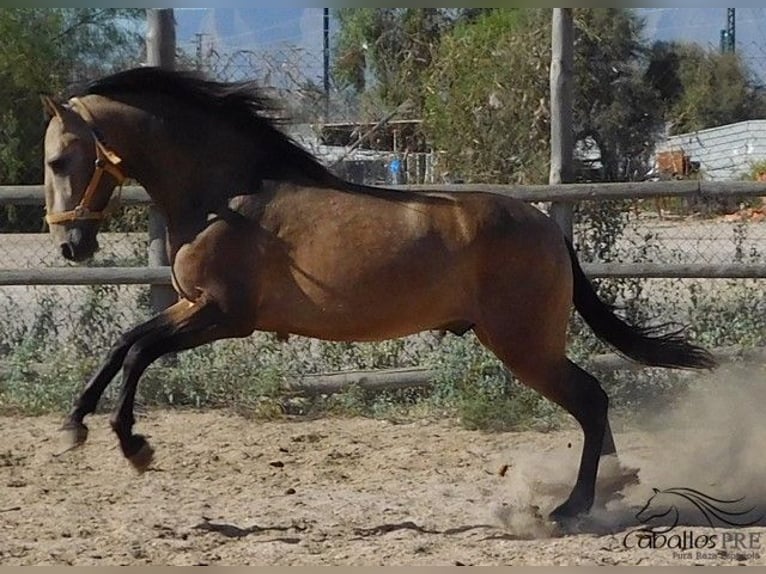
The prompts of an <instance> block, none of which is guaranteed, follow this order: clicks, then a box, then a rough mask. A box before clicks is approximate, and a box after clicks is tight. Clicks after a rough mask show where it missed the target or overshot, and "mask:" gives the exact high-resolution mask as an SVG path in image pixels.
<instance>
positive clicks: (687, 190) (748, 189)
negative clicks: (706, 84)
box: [0, 180, 766, 206]
mask: <svg viewBox="0 0 766 574" xmlns="http://www.w3.org/2000/svg"><path fill="white" fill-rule="evenodd" d="M387 187H389V188H391V189H410V190H413V191H437V192H456V193H461V192H472V191H483V192H487V193H497V194H500V195H507V196H509V197H515V198H516V199H521V200H522V201H529V202H538V201H539V202H548V201H571V202H576V201H594V200H616V199H651V198H657V197H686V198H689V197H697V198H710V197H724V196H727V195H728V196H737V197H759V196H763V197H766V182H760V181H698V180H674V181H637V182H633V181H630V182H620V183H562V184H558V185H499V184H491V183H486V184H482V183H476V184H466V183H456V184H433V185H429V184H418V185H391V186H387ZM44 202H45V195H44V191H43V186H42V185H7V186H0V205H2V204H5V205H40V206H42V205H44ZM122 203H123V204H125V205H137V204H149V203H150V200H149V196H148V195H147V194H146V192H145V191H144V189H143V188H142V187H139V186H125V187H124V188H123V190H122Z"/></svg>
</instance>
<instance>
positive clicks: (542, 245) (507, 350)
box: [41, 67, 715, 521]
mask: <svg viewBox="0 0 766 574" xmlns="http://www.w3.org/2000/svg"><path fill="white" fill-rule="evenodd" d="M41 98H42V102H43V107H44V110H45V111H46V116H47V118H48V123H47V127H46V132H45V141H44V164H45V165H44V169H45V184H44V187H45V206H46V216H45V217H46V221H47V222H48V225H49V227H50V234H51V237H52V238H53V240H54V242H55V243H56V244H57V245H58V248H59V249H60V250H61V254H62V255H63V257H65V258H66V259H68V260H72V261H84V260H86V259H88V258H89V257H91V256H92V255H93V253H94V252H95V251H96V249H97V248H98V241H97V234H98V230H99V226H100V223H101V221H102V220H103V219H104V218H105V217H106V216H107V214H108V211H109V210H110V206H111V204H112V195H113V193H114V191H115V189H117V188H118V186H119V185H120V184H121V182H122V181H123V180H125V178H127V177H130V178H132V179H133V180H135V181H137V182H139V183H140V184H141V185H142V186H143V187H144V188H145V190H146V192H147V193H148V194H149V196H150V197H151V200H152V201H153V203H154V205H155V206H156V208H157V209H158V210H159V211H160V212H161V213H162V214H163V215H164V217H165V219H166V221H167V235H166V239H167V241H166V244H167V250H168V254H169V259H170V264H171V269H172V284H173V287H174V289H175V291H176V292H177V294H178V300H177V302H175V303H174V304H173V305H171V306H170V307H168V308H167V309H165V310H164V311H162V312H161V313H159V314H157V315H156V316H154V317H153V318H151V319H149V320H148V321H146V322H144V323H142V324H140V325H138V326H136V327H134V328H132V329H130V330H128V331H127V332H125V333H123V334H122V335H121V336H120V337H119V338H118V340H117V341H116V342H115V344H114V345H113V347H112V348H111V349H110V350H109V352H108V354H107V356H106V358H105V360H104V361H103V363H102V364H101V366H100V367H99V368H98V369H97V370H96V372H95V373H94V374H93V375H92V377H91V378H90V379H89V380H88V381H87V384H86V385H85V388H84V389H83V391H82V393H81V394H80V396H79V397H78V399H77V400H76V401H75V403H74V406H73V408H72V410H71V411H70V412H69V414H68V416H67V418H66V420H65V423H64V425H63V430H65V431H67V432H68V433H69V436H70V439H71V448H74V447H75V446H79V445H81V444H83V443H84V442H85V440H86V438H87V433H88V429H87V426H86V425H85V424H84V422H83V420H84V418H85V416H86V415H88V414H90V413H92V412H93V411H94V410H95V409H96V406H97V403H98V401H99V398H100V397H101V395H102V393H103V392H104V389H105V388H106V387H107V385H108V384H109V383H110V381H111V380H112V379H113V378H114V377H115V375H116V374H117V373H118V371H119V370H120V369H122V386H121V389H120V393H119V396H118V400H117V404H116V406H115V409H114V411H113V412H112V414H111V416H110V425H111V427H112V429H113V430H114V432H115V433H116V435H117V438H118V440H119V444H120V447H121V450H122V453H123V455H124V456H125V457H126V458H127V459H128V461H129V462H130V463H131V464H132V465H133V466H134V467H135V469H136V470H138V471H143V470H145V469H146V468H147V467H148V466H149V465H150V464H151V462H152V459H153V449H152V447H151V446H150V445H149V443H148V441H147V440H146V438H145V437H144V436H142V435H140V434H134V432H133V426H134V424H135V419H134V413H133V410H134V399H135V394H136V389H137V385H138V381H139V378H140V377H141V375H142V373H143V372H144V370H145V369H146V368H147V367H148V366H149V365H150V364H151V363H152V362H153V361H155V360H156V359H158V358H159V357H161V356H163V355H164V354H166V353H175V352H178V351H181V350H184V349H190V348H193V347H197V346H199V345H203V344H206V343H210V342H212V341H215V340H219V339H224V338H241V337H247V336H249V335H251V334H252V333H253V332H255V331H266V332H272V333H276V334H277V335H278V336H280V337H286V336H289V335H292V334H294V335H301V336H305V337H313V338H319V339H324V340H332V341H377V340H384V339H391V338H397V337H403V336H407V335H411V334H415V333H419V332H423V331H429V330H439V331H449V332H452V333H455V334H458V335H462V334H465V333H467V332H469V331H472V332H473V333H474V334H475V335H476V337H477V338H478V340H479V341H480V342H481V343H482V344H483V345H484V346H486V348H488V349H489V350H490V351H491V352H493V353H494V354H495V355H496V356H497V357H498V358H499V359H500V360H501V361H502V362H503V364H504V365H505V367H507V368H508V369H509V370H510V371H511V372H512V373H513V374H514V375H515V376H516V377H517V378H518V379H519V380H520V381H521V382H523V383H524V384H526V385H528V386H529V387H531V388H533V389H536V390H537V391H538V392H539V393H541V394H542V395H543V396H545V397H546V398H547V399H549V400H551V401H553V402H554V403H556V404H558V405H560V406H561V407H563V408H564V409H565V410H566V411H567V412H568V413H570V414H571V415H572V416H573V417H574V419H575V420H576V421H577V422H578V423H579V425H580V426H581V428H582V432H583V436H584V442H583V447H582V454H581V460H580V466H579V470H578V474H577V478H576V481H575V484H574V486H573V488H572V491H571V493H570V495H569V497H568V498H567V499H566V500H565V501H564V502H563V503H561V504H560V505H559V506H557V507H556V508H555V509H554V510H553V511H552V512H551V514H550V516H551V518H552V519H553V520H556V521H564V520H568V519H575V518H576V517H577V516H579V515H581V514H584V513H587V512H588V511H589V510H590V508H591V506H592V504H593V499H594V489H595V480H596V475H597V471H598V465H599V461H600V459H601V457H604V456H611V455H613V456H615V457H616V456H617V451H616V447H615V444H614V440H613V437H612V433H611V430H610V427H609V422H608V417H607V410H608V398H607V395H606V393H605V392H604V390H603V389H602V388H601V385H600V383H599V381H598V380H597V379H596V378H595V377H594V376H593V375H591V374H589V373H588V372H586V371H585V370H583V369H582V368H581V367H579V366H577V365H576V364H575V363H573V362H572V361H571V360H569V359H568V358H567V356H566V339H567V326H568V322H569V318H570V315H571V312H572V307H573V306H574V308H575V309H576V310H577V311H578V312H579V313H580V314H581V316H582V317H583V318H584V319H585V321H586V322H587V324H588V325H589V326H590V327H591V329H593V331H594V332H595V333H596V334H597V335H598V336H599V337H600V338H601V339H603V340H604V341H606V342H608V343H610V344H611V345H613V346H614V347H615V348H616V349H617V350H618V351H619V352H620V353H622V354H623V355H625V356H627V357H629V358H632V359H634V360H636V361H639V362H641V363H645V364H647V365H654V366H660V367H668V368H683V369H711V368H713V367H714V366H715V361H714V359H713V357H712V356H711V355H710V353H709V352H708V351H706V350H705V349H703V348H701V347H699V346H696V345H694V344H692V343H690V342H688V341H686V340H685V338H684V336H683V332H682V329H673V330H670V331H669V330H668V329H667V327H666V326H664V325H662V326H660V327H641V326H633V325H630V324H628V323H626V322H625V321H624V320H623V319H621V318H620V317H619V316H618V315H617V314H616V313H615V311H616V310H615V309H614V308H613V307H612V306H611V305H608V304H606V303H605V302H603V301H602V300H601V299H600V298H599V296H598V295H597V292H596V290H595V288H594V287H593V285H592V284H591V283H590V282H589V280H588V278H587V277H586V275H585V274H584V272H583V270H582V268H581V267H580V264H579V263H578V260H577V255H576V252H575V249H574V247H573V246H572V244H571V242H570V241H569V240H568V239H567V238H566V237H565V236H564V234H563V233H562V231H561V229H560V228H559V227H558V225H557V224H556V223H555V222H554V221H553V220H552V219H550V218H549V217H548V216H547V215H546V214H545V213H544V212H542V211H540V210H538V209H536V208H535V207H533V206H530V205H528V204H526V203H524V202H522V201H518V200H514V199H511V198H509V197H506V196H503V195H500V194H492V193H481V192H478V191H473V192H465V193H463V192H461V193H439V192H436V191H431V192H422V191H412V190H403V189H386V188H382V187H372V186H364V185H358V184H353V183H351V182H348V181H344V180H342V179H340V178H339V177H337V176H335V175H334V174H333V173H332V172H331V171H330V170H329V169H328V168H326V167H325V166H323V165H322V164H321V163H320V161H319V160H318V159H317V158H316V157H314V156H313V155H312V154H311V153H309V152H308V151H307V150H305V149H304V148H302V147H301V146H300V145H298V144H297V143H296V142H295V141H294V140H292V139H291V138H290V137H289V136H287V135H286V134H285V133H284V130H283V129H281V122H282V120H283V118H282V117H281V116H280V113H279V106H278V105H277V104H276V102H275V101H274V100H273V99H272V98H269V97H265V96H264V91H263V89H262V88H259V87H258V85H257V83H256V82H254V81H240V82H230V83H226V82H217V81H214V80H212V79H210V78H208V77H205V76H204V75H201V74H198V73H195V72H189V71H168V70H164V69H159V68H154V67H141V68H135V69H128V70H125V71H121V72H117V73H115V74H111V75H108V76H105V77H102V78H100V79H97V80H95V81H93V82H91V83H90V84H87V85H85V86H83V87H82V88H81V89H79V90H77V91H76V92H75V93H74V94H73V96H72V97H71V98H70V99H67V100H64V99H62V100H61V101H57V100H56V99H54V98H52V97H51V96H48V95H43V96H41Z"/></svg>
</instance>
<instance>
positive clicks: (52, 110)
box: [40, 94, 63, 119]
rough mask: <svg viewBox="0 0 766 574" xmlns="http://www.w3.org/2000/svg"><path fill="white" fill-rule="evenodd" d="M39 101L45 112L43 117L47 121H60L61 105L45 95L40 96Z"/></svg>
mask: <svg viewBox="0 0 766 574" xmlns="http://www.w3.org/2000/svg"><path fill="white" fill-rule="evenodd" d="M40 101H41V102H42V104H43V110H44V111H45V115H46V116H47V117H48V119H53V118H58V119H62V118H61V113H62V110H63V108H62V106H61V104H59V103H57V102H56V101H55V100H54V99H53V98H51V97H50V96H49V95H47V94H40Z"/></svg>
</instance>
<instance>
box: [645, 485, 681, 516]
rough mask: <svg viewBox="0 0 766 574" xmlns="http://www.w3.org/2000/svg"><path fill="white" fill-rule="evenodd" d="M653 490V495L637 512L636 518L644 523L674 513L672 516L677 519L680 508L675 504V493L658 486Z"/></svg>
mask: <svg viewBox="0 0 766 574" xmlns="http://www.w3.org/2000/svg"><path fill="white" fill-rule="evenodd" d="M652 490H653V494H652V496H651V497H650V498H649V500H647V501H646V504H644V506H643V508H641V510H639V511H638V512H636V518H637V519H638V520H640V521H641V522H642V523H644V524H648V523H649V522H652V521H656V520H658V519H660V518H664V517H666V516H668V515H672V516H671V518H672V519H674V520H677V518H678V509H677V508H676V505H675V504H674V500H673V495H672V494H669V493H666V492H665V491H662V490H658V489H656V488H654V489H652Z"/></svg>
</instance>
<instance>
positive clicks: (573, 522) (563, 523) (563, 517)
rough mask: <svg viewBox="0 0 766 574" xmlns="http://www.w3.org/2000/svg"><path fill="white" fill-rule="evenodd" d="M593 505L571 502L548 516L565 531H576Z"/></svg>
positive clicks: (558, 507) (557, 508) (555, 509)
mask: <svg viewBox="0 0 766 574" xmlns="http://www.w3.org/2000/svg"><path fill="white" fill-rule="evenodd" d="M590 507H591V504H576V503H573V502H571V501H569V500H567V501H566V502H564V503H563V504H560V505H559V506H557V507H556V508H554V509H553V511H552V512H551V513H550V514H549V515H548V518H550V519H551V520H552V521H553V522H555V523H556V524H557V525H558V526H559V527H560V528H561V529H562V530H564V531H574V530H576V528H577V525H578V524H579V523H580V520H581V519H582V517H583V516H584V515H585V514H586V513H587V512H588V510H590Z"/></svg>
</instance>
